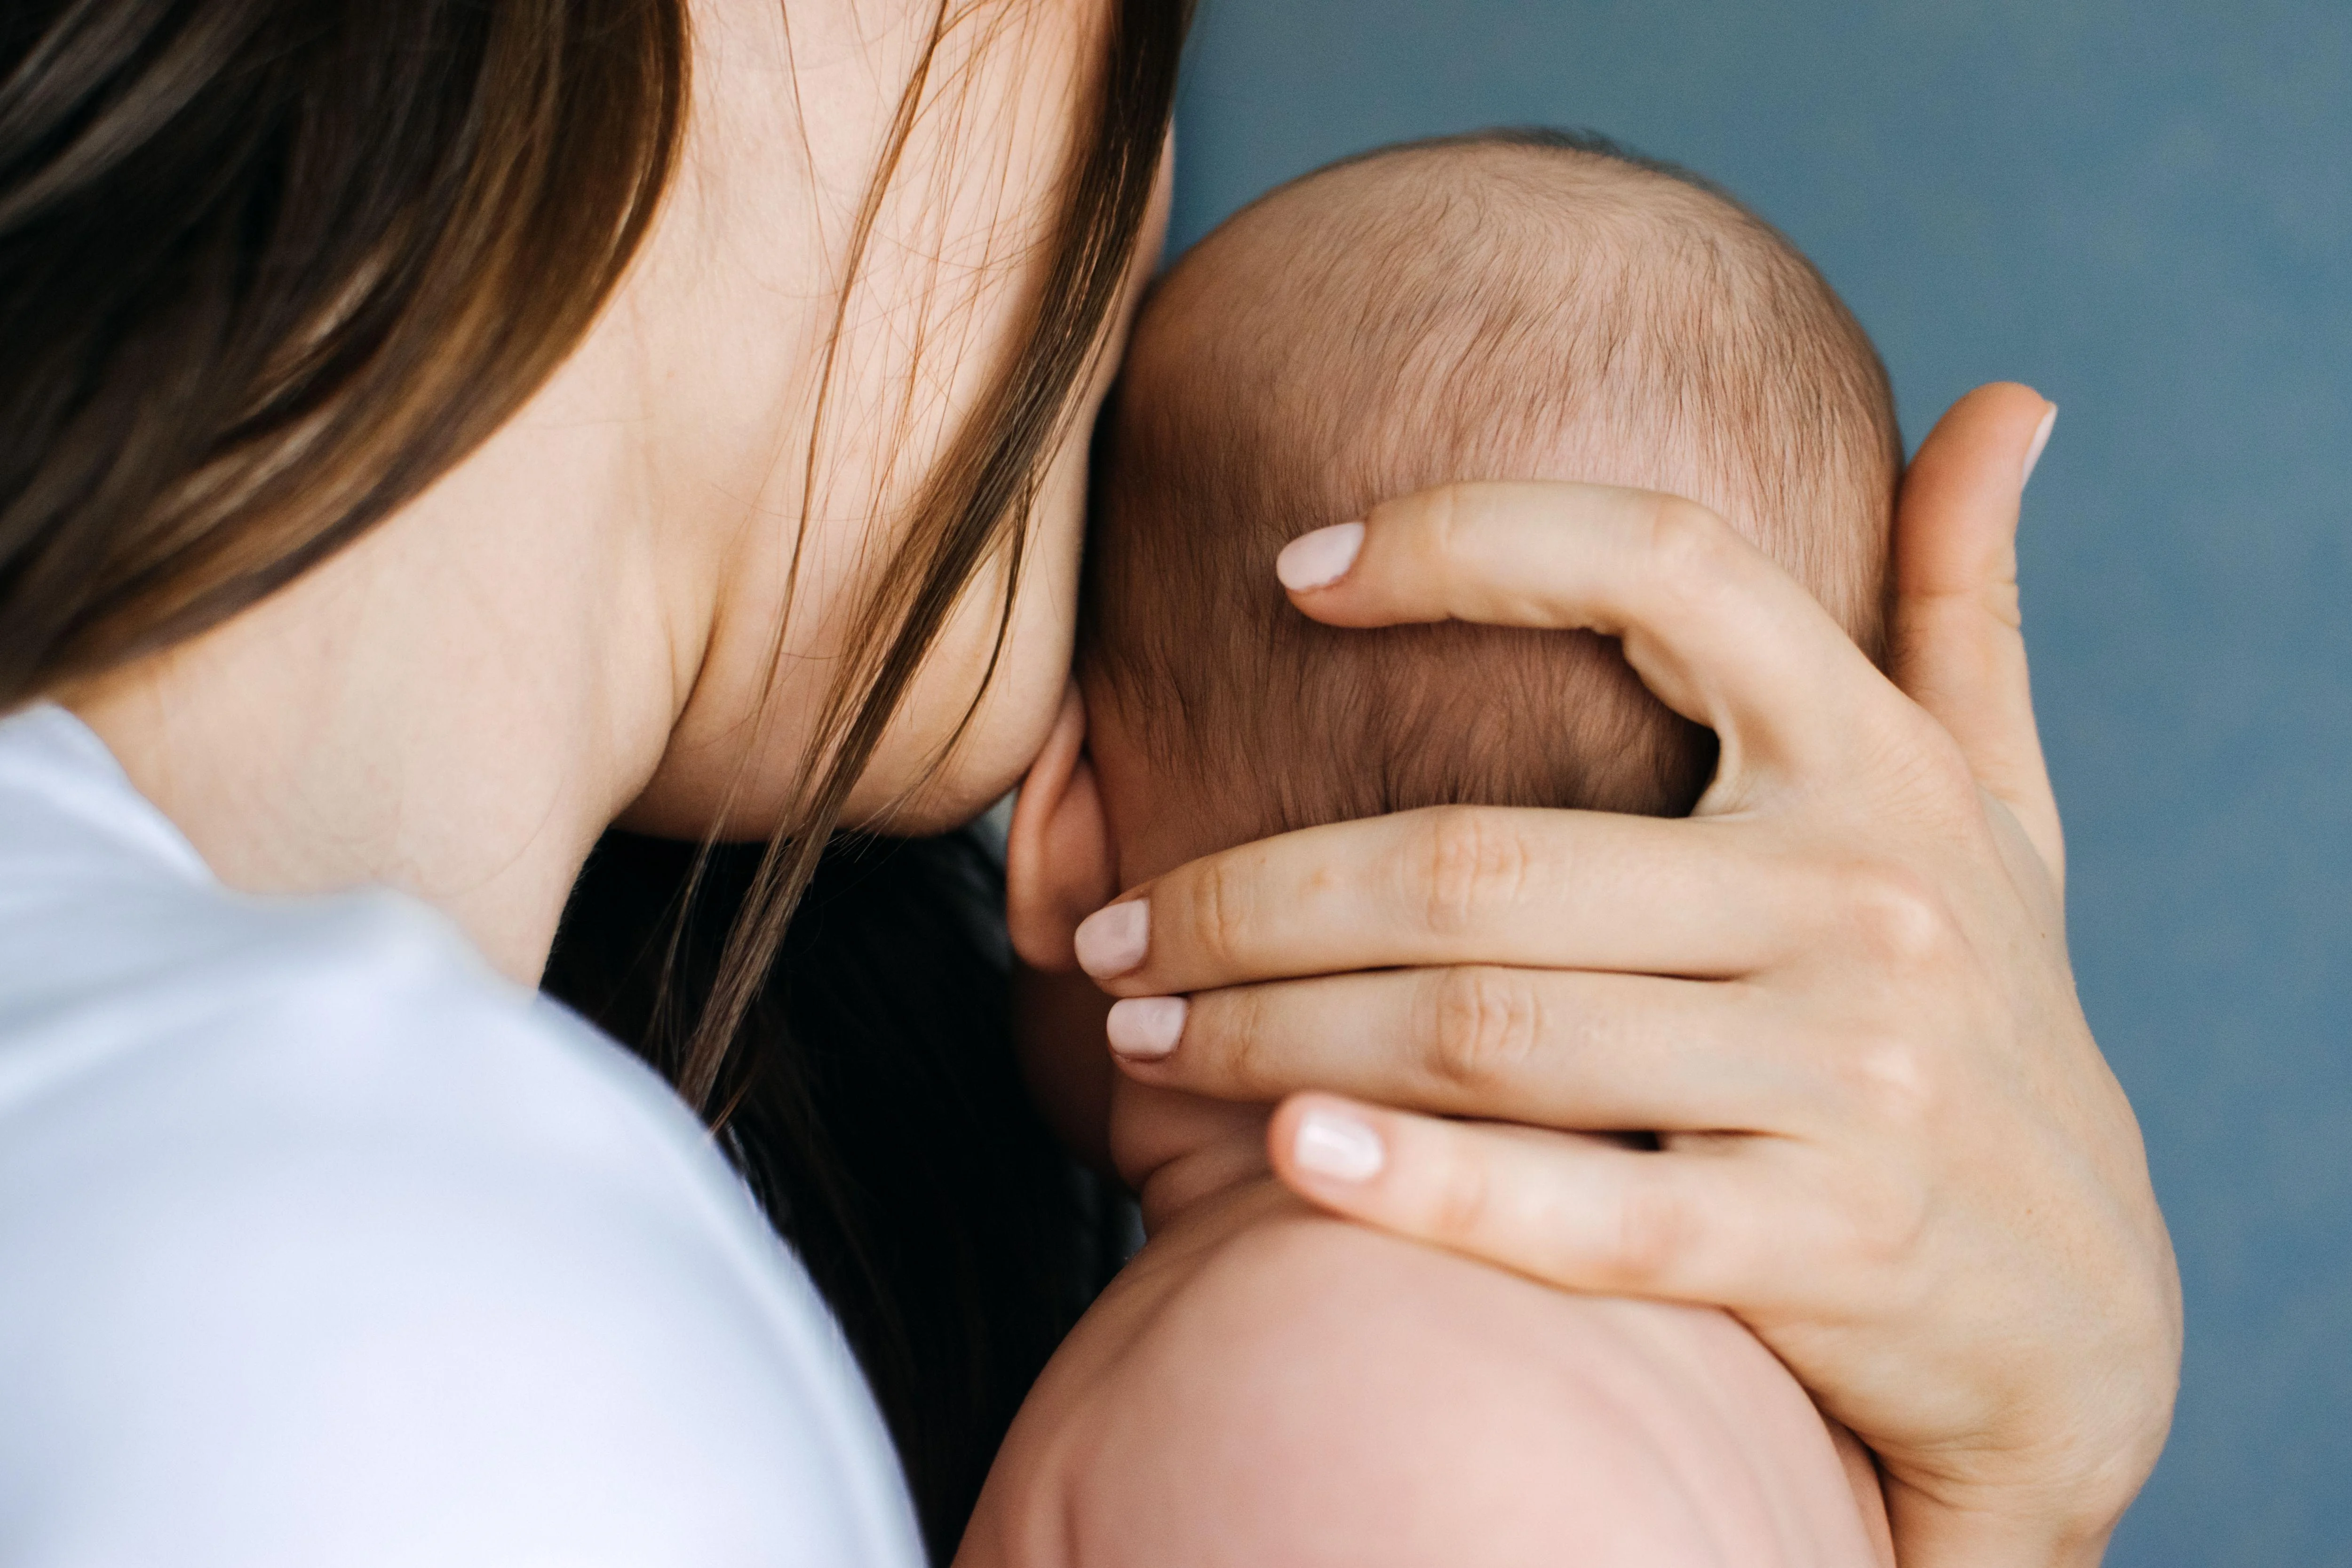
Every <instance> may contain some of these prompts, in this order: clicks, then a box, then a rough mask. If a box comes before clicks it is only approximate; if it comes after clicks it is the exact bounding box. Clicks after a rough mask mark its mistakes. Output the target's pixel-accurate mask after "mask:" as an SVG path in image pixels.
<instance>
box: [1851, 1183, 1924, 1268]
mask: <svg viewBox="0 0 2352 1568" xmlns="http://www.w3.org/2000/svg"><path fill="white" fill-rule="evenodd" d="M1839 1207H1840V1209H1841V1211H1842V1214H1843V1240H1844V1244H1845V1247H1844V1250H1845V1252H1846V1258H1845V1263H1846V1265H1847V1267H1848V1268H1850V1269H1852V1270H1853V1271H1855V1272H1857V1273H1860V1274H1862V1275H1865V1276H1873V1277H1876V1278H1880V1279H1885V1278H1888V1277H1895V1276H1901V1275H1903V1274H1905V1273H1906V1272H1908V1266H1909V1265H1910V1264H1911V1263H1912V1261H1913V1260H1914V1259H1915V1258H1917V1257H1918V1254H1919V1250H1920V1246H1921V1243H1922V1241H1923V1240H1924V1238H1925V1237H1926V1236H1927V1229H1928V1224H1929V1220H1930V1217H1931V1205H1929V1203H1928V1200H1927V1193H1926V1190H1925V1189H1924V1188H1923V1187H1921V1186H1920V1184H1918V1183H1916V1181H1912V1180H1910V1179H1907V1178H1906V1177H1901V1176H1894V1175H1885V1174H1882V1175H1881V1176H1880V1177H1879V1178H1878V1179H1876V1180H1874V1181H1870V1182H1861V1183H1853V1184H1850V1186H1849V1189H1848V1191H1847V1192H1846V1193H1845V1194H1844V1196H1843V1202H1842V1203H1841V1204H1840V1205H1839Z"/></svg>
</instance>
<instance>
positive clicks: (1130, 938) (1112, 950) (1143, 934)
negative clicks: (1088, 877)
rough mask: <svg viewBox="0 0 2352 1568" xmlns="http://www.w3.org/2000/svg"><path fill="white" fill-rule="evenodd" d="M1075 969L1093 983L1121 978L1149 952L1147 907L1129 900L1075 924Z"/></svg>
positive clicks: (1143, 903) (1149, 934) (1149, 917)
mask: <svg viewBox="0 0 2352 1568" xmlns="http://www.w3.org/2000/svg"><path fill="white" fill-rule="evenodd" d="M1076 945H1077V950H1078V967H1079V968H1080V969H1083V970H1085V971H1086V972H1087V973H1088V974H1091V975H1093V976H1094V977H1095V978H1096V979H1097V980H1108V979H1109V978H1111V977H1112V976H1113V975H1115V974H1124V973H1127V972H1128V971H1129V970H1130V969H1133V968H1134V967H1135V966H1136V965H1137V964H1139V963H1142V962H1143V955H1144V954H1145V953H1146V952H1150V949H1151V904H1150V900H1144V899H1129V900H1128V901H1127V902H1125V903H1123V904H1113V905H1111V906H1110V907H1109V908H1108V909H1104V910H1096V911H1095V912H1094V913H1092V914H1090V915H1088V916H1087V918H1086V919H1085V920H1083V921H1079V922H1078V930H1077V938H1076Z"/></svg>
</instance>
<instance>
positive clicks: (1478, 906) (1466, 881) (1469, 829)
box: [1422, 806, 1529, 936]
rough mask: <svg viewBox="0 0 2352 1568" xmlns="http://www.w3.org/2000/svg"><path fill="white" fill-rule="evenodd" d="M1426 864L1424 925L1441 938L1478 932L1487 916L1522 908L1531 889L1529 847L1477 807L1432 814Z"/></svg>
mask: <svg viewBox="0 0 2352 1568" xmlns="http://www.w3.org/2000/svg"><path fill="white" fill-rule="evenodd" d="M1422 859H1423V868H1424V874H1423V888H1424V889H1425V894H1424V899H1425V907H1424V911H1423V920H1424V923H1425V924H1426V926H1427V927H1428V929H1429V930H1430V931H1432V932H1433V933H1435V934H1437V935H1440V936H1456V935H1460V934H1462V933H1464V932H1465V931H1471V930H1473V929H1475V927H1476V925H1477V924H1478V921H1479V917H1480V914H1481V913H1482V912H1483V911H1485V910H1487V909H1488V908H1489V907H1490V906H1493V905H1496V904H1502V905H1510V904H1514V903H1517V901H1518V900H1519V899H1520V898H1521V896H1522V895H1523V893H1524V891H1525V889H1526V887H1527V881H1528V869H1529V865H1528V851H1527V847H1526V845H1525V844H1523V843H1522V842H1521V841H1520V839H1519V837H1518V836H1517V834H1515V833H1513V832H1511V831H1510V830H1508V829H1507V828H1504V827H1501V826H1497V825H1496V821H1495V819H1494V817H1493V816H1490V815H1489V814H1487V813H1486V812H1482V811H1479V810H1478V809H1476V808H1475V807H1470V806H1447V807H1442V808H1439V809H1437V810H1434V811H1432V812H1430V813H1429V814H1428V816H1427V818H1426V820H1425V822H1424V824H1423V848H1422Z"/></svg>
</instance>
